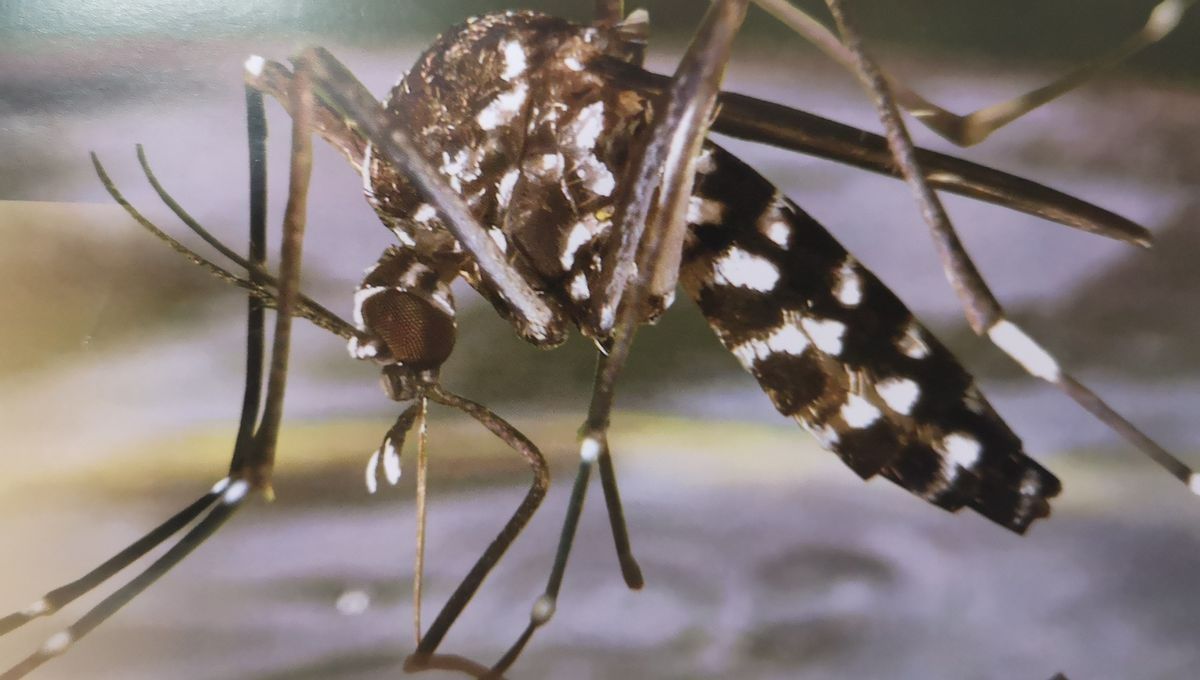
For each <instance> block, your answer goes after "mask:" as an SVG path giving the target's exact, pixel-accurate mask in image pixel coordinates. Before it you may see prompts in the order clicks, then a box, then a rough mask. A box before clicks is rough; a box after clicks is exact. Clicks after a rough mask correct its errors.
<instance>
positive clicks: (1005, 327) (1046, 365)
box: [988, 319, 1062, 382]
mask: <svg viewBox="0 0 1200 680" xmlns="http://www.w3.org/2000/svg"><path fill="white" fill-rule="evenodd" d="M988 337H989V338H991V339H992V342H994V343H996V346H997V347H999V348H1000V349H1002V350H1004V351H1005V352H1006V353H1007V354H1008V355H1009V356H1010V357H1012V358H1013V359H1016V360H1017V363H1019V364H1021V365H1022V366H1024V367H1025V370H1026V371H1029V374H1030V375H1033V376H1036V377H1038V378H1041V379H1042V380H1046V381H1048V382H1058V379H1059V378H1060V377H1061V376H1062V369H1060V368H1059V367H1058V362H1057V361H1055V360H1054V357H1052V356H1050V353H1049V352H1047V351H1046V350H1045V349H1043V348H1042V346H1041V345H1039V344H1037V341H1036V340H1034V339H1033V338H1031V337H1029V336H1028V335H1026V334H1025V331H1023V330H1021V329H1020V328H1018V327H1017V325H1016V324H1014V323H1013V322H1011V321H1009V320H1007V319H1001V320H1000V321H998V322H996V324H995V325H993V326H992V327H991V328H989V329H988Z"/></svg>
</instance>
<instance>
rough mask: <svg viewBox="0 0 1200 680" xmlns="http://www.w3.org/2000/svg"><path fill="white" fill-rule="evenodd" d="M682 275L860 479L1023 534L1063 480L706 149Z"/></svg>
mask: <svg viewBox="0 0 1200 680" xmlns="http://www.w3.org/2000/svg"><path fill="white" fill-rule="evenodd" d="M689 222H691V223H692V230H691V234H690V235H689V238H688V242H687V243H686V245H685V248H684V258H683V268H682V272H681V275H680V282H681V283H682V285H683V287H684V288H685V290H687V292H688V294H689V295H690V296H691V297H692V298H693V299H695V300H696V302H697V304H699V305H700V309H701V311H702V312H703V313H704V315H705V316H706V317H707V318H708V321H709V324H710V325H712V327H713V329H714V330H715V331H716V333H717V336H718V337H720V339H721V342H722V343H724V344H725V346H726V347H727V348H728V349H729V350H730V351H731V352H733V354H734V355H735V356H736V357H737V358H738V360H739V361H740V362H741V363H742V366H743V367H745V368H746V370H748V371H749V372H750V373H751V374H753V375H754V377H755V378H757V379H758V382H759V384H760V385H762V387H763V389H764V390H766V392H767V394H768V395H770V397H771V400H772V401H773V402H774V403H775V407H776V408H777V409H779V411H780V412H781V413H783V414H784V415H788V416H792V417H794V418H796V420H797V421H799V422H800V424H801V425H802V426H804V427H805V429H807V430H809V431H810V432H812V433H813V434H814V435H815V436H816V437H817V438H818V439H819V440H820V441H821V443H822V445H823V446H825V447H826V448H828V449H830V450H831V451H833V452H835V453H837V454H838V455H839V456H840V457H841V458H842V460H843V461H845V463H846V464H847V465H849V466H850V467H851V468H852V469H853V470H854V471H855V472H856V473H858V474H859V475H860V476H861V477H863V478H864V479H865V478H869V477H872V476H874V475H876V474H882V475H884V476H885V477H887V478H888V479H891V480H892V481H893V482H895V483H897V484H899V485H900V486H902V487H904V488H905V489H908V490H909V491H911V492H913V493H914V494H917V495H918V496H921V497H922V498H925V499H926V500H929V501H930V502H932V503H935V504H937V505H939V506H941V507H943V508H946V509H948V510H957V509H958V508H960V507H962V506H964V505H965V506H969V507H971V508H973V509H975V510H976V511H977V512H979V513H980V514H982V515H984V516H985V517H987V518H988V519H991V520H992V521H994V522H997V523H998V524H1001V525H1003V526H1005V527H1008V528H1009V529H1012V530H1014V531H1018V532H1022V531H1024V530H1025V529H1026V528H1027V527H1028V526H1029V524H1030V523H1031V522H1032V521H1033V520H1035V519H1038V518H1039V517H1044V516H1046V515H1048V514H1049V512H1050V507H1049V504H1048V503H1047V499H1048V498H1051V497H1053V496H1055V495H1056V494H1057V493H1058V492H1059V490H1060V485H1059V482H1058V480H1057V479H1056V478H1055V477H1054V476H1053V475H1052V474H1050V473H1049V472H1047V471H1046V470H1045V469H1044V468H1042V467H1041V466H1040V465H1038V463H1037V462H1036V461H1034V460H1032V459H1031V458H1029V457H1028V456H1026V455H1025V454H1024V452H1023V451H1022V449H1021V441H1020V440H1019V439H1018V438H1017V436H1016V435H1015V434H1013V432H1012V431H1011V430H1009V428H1008V426H1007V425H1005V423H1004V422H1003V421H1002V420H1001V419H1000V417H999V416H998V415H997V414H996V412H995V411H994V410H993V409H992V407H991V406H990V405H989V404H988V403H987V401H986V400H985V399H984V398H983V396H982V395H981V394H980V392H979V390H978V389H977V388H976V387H975V385H974V382H973V380H972V379H971V376H970V375H968V374H967V372H966V371H965V370H964V369H963V368H962V366H960V365H959V363H958V361H957V360H956V359H955V358H954V356H953V355H951V354H950V352H949V351H948V350H947V349H946V348H945V347H943V346H942V345H941V344H940V343H939V342H938V341H937V340H936V339H935V338H934V337H933V336H932V335H931V334H930V333H929V332H928V331H927V330H925V329H924V328H923V327H922V326H921V324H920V323H919V322H918V321H917V320H916V319H914V318H913V316H912V314H911V313H910V312H909V311H908V309H907V308H906V307H905V306H904V304H903V303H902V302H900V300H899V299H897V298H896V296H895V295H894V294H892V292H891V291H889V290H888V289H887V288H886V287H885V286H884V285H883V284H882V283H880V281H879V280H878V279H876V278H875V276H874V275H873V274H871V272H869V271H867V270H866V269H865V268H864V267H863V266H862V265H861V264H860V263H859V262H857V261H856V260H855V259H854V258H853V257H851V256H850V255H849V254H847V253H846V251H845V250H844V249H843V248H842V247H841V245H839V244H838V243H837V242H836V241H835V240H834V239H833V237H832V236H830V235H829V233H828V232H826V231H825V230H824V229H823V228H822V227H821V226H820V225H819V224H817V223H816V222H815V221H814V220H813V219H812V218H810V217H809V216H808V215H806V214H805V213H804V212H803V211H801V210H800V209H799V208H798V207H796V205H795V204H793V203H792V202H791V201H790V200H788V199H786V198H784V197H782V196H780V195H779V192H778V190H777V189H775V187H774V186H772V185H771V183H770V182H768V181H767V180H766V179H765V178H763V177H762V176H761V175H759V174H758V173H757V172H755V171H754V170H753V169H752V168H750V167H749V166H747V165H746V164H744V163H742V162H741V161H740V160H738V159H737V158H735V157H734V156H732V155H731V154H729V153H728V152H726V151H724V150H723V149H720V148H719V147H716V146H712V145H710V146H709V147H707V148H706V150H705V155H704V157H703V158H702V159H701V162H700V163H699V170H698V173H697V177H696V190H695V194H694V196H693V199H692V206H691V213H690V214H689Z"/></svg>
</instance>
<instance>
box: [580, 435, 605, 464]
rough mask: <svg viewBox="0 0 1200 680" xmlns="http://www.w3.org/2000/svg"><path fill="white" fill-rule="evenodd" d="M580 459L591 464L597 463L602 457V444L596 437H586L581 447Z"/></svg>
mask: <svg viewBox="0 0 1200 680" xmlns="http://www.w3.org/2000/svg"><path fill="white" fill-rule="evenodd" d="M579 457H580V458H582V459H584V460H586V461H587V462H589V463H594V462H596V459H597V458H599V457H600V442H599V441H598V440H597V439H596V438H595V437H584V439H583V443H582V444H580V445H579Z"/></svg>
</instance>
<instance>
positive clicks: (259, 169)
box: [138, 87, 267, 458]
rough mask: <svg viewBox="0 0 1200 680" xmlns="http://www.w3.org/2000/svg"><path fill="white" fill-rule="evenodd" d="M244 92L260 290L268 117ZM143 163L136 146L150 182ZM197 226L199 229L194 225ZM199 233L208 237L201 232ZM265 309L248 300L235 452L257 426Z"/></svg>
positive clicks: (255, 277)
mask: <svg viewBox="0 0 1200 680" xmlns="http://www.w3.org/2000/svg"><path fill="white" fill-rule="evenodd" d="M245 90H246V137H247V139H248V140H249V152H250V159H249V160H250V239H249V241H250V243H249V256H250V258H249V262H248V263H247V264H249V265H252V266H248V267H247V268H246V269H247V273H248V274H249V276H250V281H251V283H254V284H256V285H260V286H261V285H262V284H263V280H262V279H263V276H262V272H263V270H264V269H265V267H266V261H267V114H266V111H265V110H264V108H263V98H262V93H261V92H258V91H257V90H255V89H253V88H251V87H246V88H245ZM145 159H146V155H145V153H143V151H142V146H141V145H140V144H139V145H138V160H139V161H141V164H142V168H143V169H144V170H145V171H146V176H147V177H148V178H153V177H154V175H153V174H152V173H151V172H150V165H149V164H148V163H146V160H145ZM151 183H152V184H154V185H155V190H157V189H158V186H157V185H158V182H157V181H155V180H153V179H151ZM159 195H160V196H166V197H167V198H170V196H169V194H167V193H166V192H165V191H163V192H159ZM170 203H172V204H173V203H175V201H174V200H171V202H170ZM176 205H177V204H176ZM182 211H183V208H182V207H180V208H179V211H177V212H182ZM185 214H186V213H185ZM197 226H199V225H198V224H197ZM201 232H202V233H207V232H205V231H204V230H203V229H201ZM205 240H209V239H205ZM210 243H213V244H214V246H216V247H217V250H218V251H219V252H222V253H225V251H228V252H229V255H235V256H236V255H237V253H234V252H233V251H232V250H229V249H228V248H225V247H224V244H222V243H221V242H220V241H218V240H216V239H215V238H214V239H211V241H210ZM229 255H227V257H228V256H229ZM265 307H266V305H265V304H264V303H263V301H262V300H261V299H260V298H256V297H254V296H253V295H250V296H247V299H246V383H245V386H244V388H243V390H242V415H241V420H240V422H239V423H238V433H237V439H236V440H235V442H236V443H235V444H234V451H241V450H244V449H245V448H246V447H248V446H250V445H251V439H252V438H253V436H254V426H255V424H256V423H257V422H258V408H259V405H260V403H259V402H260V400H261V395H262V378H263V353H264V351H265V349H266V348H265V345H266V342H265V337H266V336H265V333H266V320H265V317H266V314H265V311H264V309H265ZM235 458H236V456H235Z"/></svg>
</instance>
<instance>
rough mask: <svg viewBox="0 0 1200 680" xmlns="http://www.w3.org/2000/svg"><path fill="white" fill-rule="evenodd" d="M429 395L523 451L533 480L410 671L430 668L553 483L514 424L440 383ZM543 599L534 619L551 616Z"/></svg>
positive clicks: (539, 457) (410, 661)
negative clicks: (463, 612)
mask: <svg viewBox="0 0 1200 680" xmlns="http://www.w3.org/2000/svg"><path fill="white" fill-rule="evenodd" d="M427 395H428V397H429V399H430V400H432V401H434V402H436V403H439V404H442V405H444V406H449V407H451V408H456V409H458V410H460V411H462V412H463V413H466V414H467V415H469V416H471V417H472V418H474V419H476V420H478V421H479V422H480V423H481V424H482V425H483V426H484V427H486V428H487V429H488V430H489V431H490V432H491V433H492V434H494V435H496V437H498V438H499V439H500V440H501V441H503V442H504V443H505V444H508V446H509V447H511V448H512V449H513V450H515V451H517V452H518V453H520V454H521V456H522V457H524V458H525V460H526V462H528V463H529V466H530V468H532V470H533V481H532V483H531V484H530V486H529V490H528V491H527V492H526V493H525V498H524V499H522V500H521V504H520V505H519V506H517V509H516V511H515V512H514V513H513V515H512V517H511V518H509V520H508V523H507V524H505V525H504V528H502V529H501V530H500V533H499V534H497V535H496V538H494V539H493V540H492V542H491V544H489V545H488V547H487V549H485V550H484V551H483V554H482V555H480V556H479V559H478V560H477V561H476V562H475V565H474V566H472V567H471V570H470V571H469V572H468V573H467V576H466V577H465V578H464V579H463V580H462V583H460V584H459V586H458V588H456V589H455V591H454V593H453V594H451V596H450V599H449V600H447V601H446V604H445V605H444V606H443V607H442V610H441V611H440V612H438V615H437V618H435V619H434V621H433V623H432V624H431V625H430V626H429V630H427V631H426V632H425V635H424V636H423V637H422V638H421V643H420V644H419V645H417V649H416V651H415V652H413V654H412V656H410V657H409V658H408V660H406V661H405V669H406V670H410V671H412V670H418V669H422V668H425V667H427V662H428V661H429V660H430V658H431V657H432V655H433V653H434V652H435V651H436V650H437V647H438V645H439V644H441V642H442V639H443V638H444V637H445V636H446V633H447V632H448V631H449V630H450V626H451V625H453V624H454V622H455V621H456V620H457V619H458V616H459V614H461V613H462V610H463V608H464V607H466V605H467V603H468V602H469V601H470V600H471V598H472V597H473V596H474V595H475V591H477V590H478V589H479V586H480V585H481V584H482V583H483V580H484V579H485V578H487V575H488V573H489V572H490V571H491V570H492V567H494V566H495V565H496V563H497V562H499V560H500V558H501V557H503V555H504V553H505V551H507V550H508V547H509V546H510V545H512V542H513V541H514V540H516V538H517V536H518V535H519V534H520V533H521V530H522V529H524V528H525V525H526V524H527V523H528V522H529V519H530V518H531V517H532V516H533V513H534V512H535V511H536V510H537V508H538V506H539V505H540V504H541V502H542V499H543V498H544V497H545V496H546V489H547V488H549V486H550V470H549V468H548V467H547V465H546V460H545V458H543V457H542V454H541V452H540V451H538V449H537V447H536V446H534V444H533V442H531V441H529V439H527V438H526V437H525V436H524V435H523V434H521V433H520V432H519V431H518V430H517V429H516V428H515V427H513V426H512V425H510V424H508V423H507V422H506V421H504V420H503V419H502V418H500V417H499V416H497V415H496V414H494V413H492V412H491V411H490V410H488V409H487V408H486V407H484V406H482V405H480V404H477V403H475V402H473V401H470V400H467V399H464V398H462V397H460V396H458V395H456V394H453V393H451V392H449V391H446V390H444V389H442V388H441V387H440V386H438V385H432V386H431V387H430V388H429V389H428V391H427ZM540 602H541V599H540V598H539V600H538V602H537V603H535V604H534V608H533V613H532V614H531V618H534V619H538V618H543V617H544V618H547V619H548V618H549V614H552V613H553V612H552V611H551V612H542V611H540V609H539V606H538V603H540ZM506 658H507V657H506ZM514 658H515V657H514ZM510 663H511V661H510ZM503 670H504V669H503V668H499V669H495V668H494V669H493V673H501V672H503Z"/></svg>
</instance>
